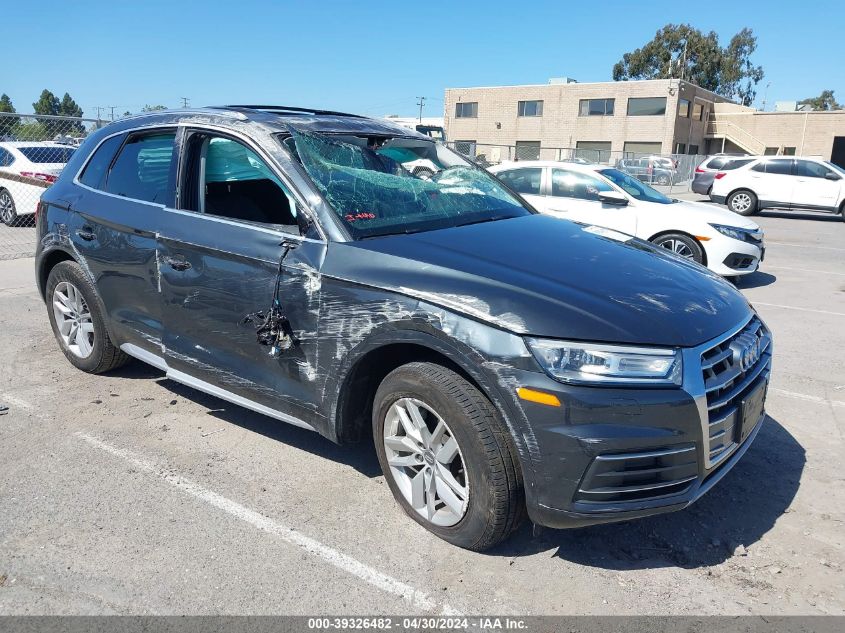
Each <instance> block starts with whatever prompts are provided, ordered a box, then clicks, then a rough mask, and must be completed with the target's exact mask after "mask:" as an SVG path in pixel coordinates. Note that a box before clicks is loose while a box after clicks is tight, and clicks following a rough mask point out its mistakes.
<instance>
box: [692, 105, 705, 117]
mask: <svg viewBox="0 0 845 633" xmlns="http://www.w3.org/2000/svg"><path fill="white" fill-rule="evenodd" d="M692 118H693V119H695V120H696V121H702V120H703V119H704V106H703V105H701V104H700V103H693V104H692Z"/></svg>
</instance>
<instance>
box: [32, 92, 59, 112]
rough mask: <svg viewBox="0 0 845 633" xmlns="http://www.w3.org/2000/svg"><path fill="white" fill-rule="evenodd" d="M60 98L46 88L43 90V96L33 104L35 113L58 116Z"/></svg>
mask: <svg viewBox="0 0 845 633" xmlns="http://www.w3.org/2000/svg"><path fill="white" fill-rule="evenodd" d="M59 105H60V104H59V99H58V97H56V95H54V94H53V93H52V92H50V91H49V90H47V89H46V88H44V90H42V91H41V96H40V97H39V98H38V101H36V102H35V103H33V104H32V108H33V112H35V114H49V115H53V116H56V115H57V114H59Z"/></svg>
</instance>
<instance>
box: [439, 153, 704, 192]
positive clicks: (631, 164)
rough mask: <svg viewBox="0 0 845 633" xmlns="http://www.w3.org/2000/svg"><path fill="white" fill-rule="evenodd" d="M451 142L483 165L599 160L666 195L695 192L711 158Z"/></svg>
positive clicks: (700, 155) (593, 161) (688, 155)
mask: <svg viewBox="0 0 845 633" xmlns="http://www.w3.org/2000/svg"><path fill="white" fill-rule="evenodd" d="M447 145H448V146H449V147H451V148H452V149H454V150H455V151H456V152H458V153H460V154H463V155H464V156H467V157H468V158H471V159H472V160H473V161H475V162H476V163H477V164H479V165H481V166H482V167H492V166H493V165H499V164H501V163H509V162H519V161H527V160H550V161H559V162H561V163H581V164H588V163H595V164H599V165H606V166H608V167H615V168H616V169H619V170H621V171H624V172H626V173H628V174H630V175H632V176H634V177H636V178H638V179H639V180H641V181H643V182H645V183H648V184H650V185H652V186H653V187H654V188H655V189H657V190H659V191H661V192H663V193H666V194H672V193H685V192H689V191H692V189H691V184H692V180H693V177H694V176H695V168H696V167H697V166H698V165H700V164H701V163H703V162H704V160H705V159H706V158H707V155H704V154H640V153H634V152H620V151H610V150H597V149H585V148H577V147H543V146H541V144H540V143H536V142H533V141H532V142H527V143H517V144H516V145H490V144H483V143H473V142H469V141H450V142H448V143H447Z"/></svg>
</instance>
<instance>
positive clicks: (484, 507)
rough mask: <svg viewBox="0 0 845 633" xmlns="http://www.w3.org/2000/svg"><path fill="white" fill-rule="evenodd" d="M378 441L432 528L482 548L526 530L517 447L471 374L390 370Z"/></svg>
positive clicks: (383, 461)
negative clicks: (468, 376) (522, 525)
mask: <svg viewBox="0 0 845 633" xmlns="http://www.w3.org/2000/svg"><path fill="white" fill-rule="evenodd" d="M373 437H374V441H375V446H376V453H377V454H378V459H379V464H380V465H381V469H382V472H384V476H385V479H386V480H387V483H388V485H389V486H390V490H391V492H392V493H393V496H394V498H395V499H396V501H397V502H398V503H399V505H401V506H402V508H403V509H404V510H405V512H406V513H407V514H408V515H409V516H410V517H411V518H413V519H414V520H415V521H416V522H417V523H419V524H420V525H422V526H423V527H425V528H426V529H427V530H429V531H431V532H433V533H434V534H436V535H437V536H439V537H440V538H442V539H444V540H446V541H448V542H450V543H452V544H454V545H458V546H459V547H464V548H466V549H471V550H476V551H480V550H484V549H487V548H490V547H493V546H494V545H496V544H498V543H500V542H501V541H503V540H504V539H506V538H507V537H508V536H509V535H510V534H511V532H513V531H514V530H515V529H516V528H517V527H518V525H519V523H520V521H521V519H522V517H523V515H524V513H525V500H524V493H523V484H522V471H521V470H520V464H519V459H518V457H517V452H516V448H515V447H514V445H513V440H512V438H511V435H510V432H509V431H508V429H507V427H506V426H505V424H504V423H503V422H502V420H501V418H500V416H499V414H498V412H497V411H496V409H495V407H493V405H492V404H491V403H490V401H489V400H488V399H487V398H486V397H485V396H484V395H483V394H482V393H481V392H480V391H479V390H478V389H477V388H476V387H475V386H474V385H472V384H471V383H469V382H468V381H467V380H466V379H465V378H464V377H463V376H460V375H459V374H457V373H455V372H454V371H452V370H451V369H448V368H446V367H443V366H441V365H436V364H434V363H422V362H414V363H408V364H407V365H402V366H401V367H399V368H397V369H395V370H393V371H392V372H390V373H389V374H388V375H387V376H386V377H385V379H384V380H383V381H382V383H381V385H380V386H379V388H378V390H377V392H376V395H375V400H374V403H373Z"/></svg>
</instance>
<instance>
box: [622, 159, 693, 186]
mask: <svg viewBox="0 0 845 633" xmlns="http://www.w3.org/2000/svg"><path fill="white" fill-rule="evenodd" d="M616 169H619V170H620V171H624V172H625V173H628V174H631V175H632V176H634V177H635V178H637V179H639V180H641V181H642V182H647V183H650V184H657V185H672V184H675V183H676V182H679V180H680V176H679V174H678V170H677V168H676V165H675V163H674V161H673V160H672V159H671V158H665V157H663V156H647V157H645V158H621V159H619V160H618V161H616Z"/></svg>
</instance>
